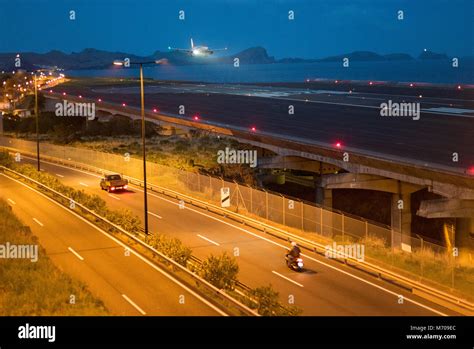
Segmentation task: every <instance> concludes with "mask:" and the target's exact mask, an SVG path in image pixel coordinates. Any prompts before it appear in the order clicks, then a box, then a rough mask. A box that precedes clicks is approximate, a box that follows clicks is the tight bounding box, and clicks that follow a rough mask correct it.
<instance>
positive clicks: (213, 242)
mask: <svg viewBox="0 0 474 349" xmlns="http://www.w3.org/2000/svg"><path fill="white" fill-rule="evenodd" d="M197 236H199V237H200V238H201V239H204V240H206V241H208V242H210V243H211V244H214V245H216V246H220V245H219V244H218V243H217V242H215V241H212V240H211V239H208V238H207V237H205V236H202V235H200V234H197Z"/></svg>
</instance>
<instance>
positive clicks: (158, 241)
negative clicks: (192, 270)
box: [146, 234, 193, 266]
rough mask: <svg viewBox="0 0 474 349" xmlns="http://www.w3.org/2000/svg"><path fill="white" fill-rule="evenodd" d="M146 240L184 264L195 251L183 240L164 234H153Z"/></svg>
mask: <svg viewBox="0 0 474 349" xmlns="http://www.w3.org/2000/svg"><path fill="white" fill-rule="evenodd" d="M146 242H147V243H148V244H149V245H150V246H152V247H154V248H155V249H157V250H158V251H160V252H161V253H163V254H164V255H165V256H167V257H169V258H171V259H172V260H174V261H175V262H177V263H179V264H181V265H182V266H186V265H187V263H188V260H189V258H191V255H192V253H193V251H192V250H191V249H190V248H189V247H187V246H184V245H183V243H182V242H181V240H179V239H177V238H172V237H169V236H166V235H163V234H152V235H150V236H148V237H147V238H146Z"/></svg>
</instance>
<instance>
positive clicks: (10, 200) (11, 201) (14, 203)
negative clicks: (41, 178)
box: [7, 198, 16, 205]
mask: <svg viewBox="0 0 474 349" xmlns="http://www.w3.org/2000/svg"><path fill="white" fill-rule="evenodd" d="M7 201H8V202H9V203H11V204H12V205H16V202H15V201H13V200H12V199H10V198H8V199H7Z"/></svg>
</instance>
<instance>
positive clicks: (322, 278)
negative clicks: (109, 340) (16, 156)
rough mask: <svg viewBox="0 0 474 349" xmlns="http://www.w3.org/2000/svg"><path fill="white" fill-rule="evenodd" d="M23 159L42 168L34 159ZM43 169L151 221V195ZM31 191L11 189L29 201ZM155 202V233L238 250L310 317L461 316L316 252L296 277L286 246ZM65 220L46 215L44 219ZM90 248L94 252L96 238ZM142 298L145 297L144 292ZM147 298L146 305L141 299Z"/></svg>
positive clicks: (256, 282)
mask: <svg viewBox="0 0 474 349" xmlns="http://www.w3.org/2000/svg"><path fill="white" fill-rule="evenodd" d="M23 159H24V161H27V162H30V163H34V160H32V159H28V158H25V157H24V158H23ZM42 169H44V170H45V171H46V172H48V173H51V174H53V175H55V176H56V177H57V178H58V179H59V180H60V181H62V182H63V183H65V184H66V185H69V186H71V187H74V188H76V189H82V190H84V191H85V192H87V193H90V194H97V195H99V196H100V197H101V198H102V199H104V200H105V201H106V202H107V205H108V206H109V207H110V208H111V209H121V208H128V209H130V210H131V211H132V212H133V213H135V214H136V215H138V216H139V217H140V218H141V219H142V218H143V214H142V213H143V208H142V207H143V206H142V203H143V201H142V200H143V193H142V191H141V189H139V188H137V187H133V186H132V187H131V188H129V191H126V192H121V193H113V194H112V193H110V194H109V193H107V192H105V191H102V190H100V187H99V176H98V175H95V174H91V173H87V172H84V171H81V170H76V169H71V168H67V167H64V166H61V165H57V164H52V163H46V162H42ZM2 193H3V192H2ZM25 194H26V193H24V192H22V191H16V190H15V191H14V192H12V191H10V192H7V195H15V196H17V197H21V198H23V200H25V201H26V202H27V201H28V200H29V199H28V196H27V195H26V196H25ZM148 205H149V214H150V215H149V224H150V231H151V232H152V233H158V232H159V233H164V234H167V235H170V236H174V237H177V238H179V239H181V240H182V241H183V242H184V243H185V245H187V246H189V247H191V248H192V249H193V254H194V255H195V256H196V257H198V258H200V259H205V258H206V257H207V256H209V255H210V254H220V253H222V252H224V251H227V252H228V253H230V254H233V253H234V252H235V251H236V248H237V249H238V251H239V255H238V256H237V260H238V263H239V267H240V272H239V280H240V281H241V282H243V283H244V284H246V285H247V286H250V287H258V286H264V285H268V284H271V285H272V286H273V287H274V288H275V289H276V290H277V291H279V292H280V298H281V300H282V301H283V302H287V301H288V300H289V299H290V298H293V297H294V304H295V305H297V306H299V307H300V308H302V309H303V310H304V312H303V315H342V316H347V315H354V316H355V315H374V316H375V315H395V316H403V315H419V316H425V315H456V313H454V312H453V311H451V310H448V309H446V308H444V307H441V306H439V305H436V304H434V303H431V302H429V301H427V300H425V299H423V298H420V297H418V296H415V295H413V294H411V293H410V292H408V291H406V290H404V289H402V288H400V287H398V286H395V285H393V284H390V283H388V282H384V281H381V280H379V279H376V278H374V277H372V276H370V275H368V274H366V273H364V272H361V271H358V270H355V269H353V268H350V267H348V266H346V265H343V264H340V263H338V262H336V261H333V260H330V259H326V258H324V257H322V256H319V255H317V254H314V253H305V257H304V258H305V268H306V270H305V271H304V272H303V273H296V272H293V271H291V270H289V269H288V268H287V267H286V265H285V262H284V253H285V250H286V249H287V248H288V244H287V243H285V242H284V241H282V240H279V239H276V238H272V237H270V236H268V235H265V234H264V233H261V232H259V231H258V230H255V229H252V228H249V227H246V226H243V225H240V224H238V223H236V222H233V221H231V220H227V219H225V218H223V217H221V216H219V215H215V214H212V213H209V212H207V211H204V210H201V209H199V208H196V207H192V206H189V205H186V206H185V207H184V209H180V208H179V206H178V202H177V201H176V200H173V199H171V198H168V197H166V196H162V195H158V194H156V193H153V192H149V198H148ZM64 215H65V213H60V214H58V215H54V214H51V213H50V212H48V213H46V212H45V216H43V217H41V218H44V219H46V217H50V216H52V217H56V216H57V217H64ZM51 219H53V218H51ZM76 231H81V230H80V229H77V228H76ZM71 234H72V233H71ZM88 244H89V245H88V246H89V248H90V249H94V247H93V246H95V242H94V241H88ZM64 247H65V245H64ZM81 250H83V248H81ZM71 257H72V256H71ZM140 285H142V286H143V285H147V284H146V283H143V282H140ZM147 286H148V285H147ZM400 295H402V296H403V297H404V302H403V304H399V303H398V300H399V296H400ZM134 297H136V298H137V299H139V298H138V295H137V294H134ZM140 301H143V302H145V300H144V299H143V300H142V299H141V298H140Z"/></svg>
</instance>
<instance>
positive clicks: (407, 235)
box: [391, 192, 411, 248]
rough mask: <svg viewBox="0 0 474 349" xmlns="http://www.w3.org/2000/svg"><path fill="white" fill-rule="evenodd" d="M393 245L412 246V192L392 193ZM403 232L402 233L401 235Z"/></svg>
mask: <svg viewBox="0 0 474 349" xmlns="http://www.w3.org/2000/svg"><path fill="white" fill-rule="evenodd" d="M391 211H392V224H391V225H392V229H393V231H394V233H393V236H392V245H393V246H392V247H402V248H403V247H404V246H401V244H402V243H403V244H404V245H405V246H411V194H410V193H409V192H408V193H407V192H405V193H403V192H401V193H400V194H393V195H392V208H391ZM400 234H401V235H400Z"/></svg>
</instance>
